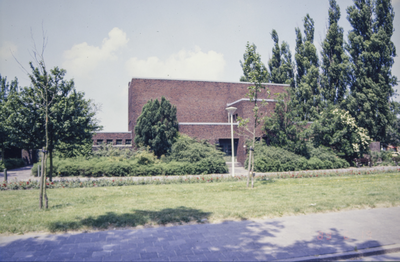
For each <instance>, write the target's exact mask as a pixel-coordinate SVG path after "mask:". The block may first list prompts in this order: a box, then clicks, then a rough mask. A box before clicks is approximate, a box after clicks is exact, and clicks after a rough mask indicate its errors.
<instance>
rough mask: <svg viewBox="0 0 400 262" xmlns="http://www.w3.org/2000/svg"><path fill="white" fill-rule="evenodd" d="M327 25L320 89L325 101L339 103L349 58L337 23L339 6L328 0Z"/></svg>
mask: <svg viewBox="0 0 400 262" xmlns="http://www.w3.org/2000/svg"><path fill="white" fill-rule="evenodd" d="M329 5H330V6H329V27H328V33H327V34H326V38H325V40H324V42H323V43H322V52H321V57H322V65H321V70H322V74H321V90H322V95H323V98H324V100H325V102H326V103H330V104H334V105H336V104H341V103H342V102H343V100H344V98H345V94H346V90H347V86H348V83H349V58H348V56H347V55H346V54H345V50H344V42H343V28H341V27H340V26H339V25H338V21H339V19H340V7H339V5H338V4H337V3H336V0H330V1H329Z"/></svg>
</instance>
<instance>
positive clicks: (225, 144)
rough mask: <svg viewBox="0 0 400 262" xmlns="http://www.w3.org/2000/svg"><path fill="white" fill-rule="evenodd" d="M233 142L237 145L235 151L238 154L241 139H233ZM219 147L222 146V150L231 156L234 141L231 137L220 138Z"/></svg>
mask: <svg viewBox="0 0 400 262" xmlns="http://www.w3.org/2000/svg"><path fill="white" fill-rule="evenodd" d="M233 143H234V145H235V151H234V152H233V153H234V155H235V156H236V154H237V147H238V143H239V139H238V138H235V139H234V140H233ZM219 147H220V148H221V151H222V152H224V153H225V155H226V156H231V155H232V142H231V139H219Z"/></svg>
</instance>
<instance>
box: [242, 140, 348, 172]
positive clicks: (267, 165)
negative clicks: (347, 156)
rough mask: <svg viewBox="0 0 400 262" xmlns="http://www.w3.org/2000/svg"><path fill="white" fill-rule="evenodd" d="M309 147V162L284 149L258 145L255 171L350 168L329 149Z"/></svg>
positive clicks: (255, 150)
mask: <svg viewBox="0 0 400 262" xmlns="http://www.w3.org/2000/svg"><path fill="white" fill-rule="evenodd" d="M307 147H308V149H307V151H308V152H309V155H310V156H311V158H310V159H309V160H307V158H305V157H303V156H301V155H297V154H295V153H292V152H289V151H287V150H284V149H282V148H279V147H273V146H267V145H266V144H262V143H258V144H256V146H255V149H254V152H255V159H254V170H255V171H256V172H279V171H298V170H307V169H311V170H317V169H332V168H343V167H348V166H349V164H348V163H347V161H346V160H344V159H341V158H339V157H338V156H337V155H336V154H335V153H334V152H333V151H332V150H331V149H329V148H325V147H319V148H314V147H313V146H312V144H308V145H307ZM247 164H248V163H247V160H246V162H245V166H247Z"/></svg>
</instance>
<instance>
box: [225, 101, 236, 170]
mask: <svg viewBox="0 0 400 262" xmlns="http://www.w3.org/2000/svg"><path fill="white" fill-rule="evenodd" d="M236 109H237V108H236V107H233V106H231V107H228V108H226V111H228V116H229V117H230V120H231V140H232V150H231V152H232V176H233V177H234V176H235V156H234V154H235V145H234V143H233V113H235V111H236Z"/></svg>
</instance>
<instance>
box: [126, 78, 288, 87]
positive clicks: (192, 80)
mask: <svg viewBox="0 0 400 262" xmlns="http://www.w3.org/2000/svg"><path fill="white" fill-rule="evenodd" d="M133 79H142V80H167V81H188V82H212V83H231V84H250V85H253V84H254V83H251V82H240V81H239V82H231V81H214V80H199V79H182V78H181V79H180V78H162V77H160V78H158V77H146V78H144V77H132V80H133ZM129 83H130V82H129ZM261 84H262V85H272V86H290V85H288V84H274V83H261Z"/></svg>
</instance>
